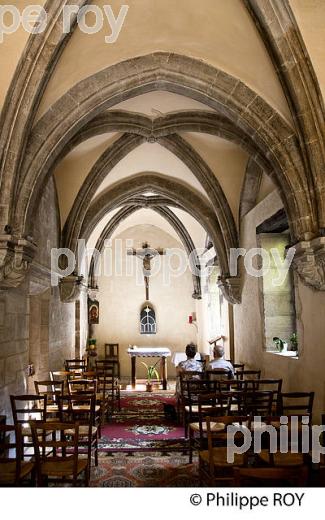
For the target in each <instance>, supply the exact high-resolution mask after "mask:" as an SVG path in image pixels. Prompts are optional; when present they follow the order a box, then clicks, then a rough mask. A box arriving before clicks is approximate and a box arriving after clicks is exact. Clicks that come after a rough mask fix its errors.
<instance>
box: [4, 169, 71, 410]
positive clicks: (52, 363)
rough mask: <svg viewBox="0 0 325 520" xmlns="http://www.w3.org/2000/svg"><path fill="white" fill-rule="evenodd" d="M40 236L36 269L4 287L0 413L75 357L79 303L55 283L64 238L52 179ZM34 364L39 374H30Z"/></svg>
mask: <svg viewBox="0 0 325 520" xmlns="http://www.w3.org/2000/svg"><path fill="white" fill-rule="evenodd" d="M34 239H35V242H36V243H37V245H38V251H37V255H36V257H35V259H34V262H33V266H32V268H31V271H30V274H29V275H28V276H27V277H26V280H25V282H24V284H23V285H21V286H20V287H19V288H17V289H11V290H7V291H0V414H1V413H4V414H6V415H8V416H9V417H10V415H11V407H10V398H9V396H10V395H11V394H24V393H26V391H32V392H34V384H33V383H34V380H37V379H43V378H47V377H48V375H49V370H51V369H56V368H61V367H62V365H63V361H64V359H66V358H71V357H74V353H75V352H74V347H75V313H74V304H72V303H70V304H63V303H61V301H60V295H59V289H58V288H57V287H53V288H51V287H50V276H49V274H50V254H51V248H52V247H58V244H59V222H58V210H57V199H56V192H55V185H54V182H53V180H52V179H50V181H49V183H48V185H47V187H46V189H45V190H44V193H43V197H42V199H41V200H40V205H39V209H38V216H37V219H36V221H35V227H34ZM29 364H33V366H34V369H35V374H34V376H29V377H28V376H27V367H28V365H29Z"/></svg>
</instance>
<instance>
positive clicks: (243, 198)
mask: <svg viewBox="0 0 325 520" xmlns="http://www.w3.org/2000/svg"><path fill="white" fill-rule="evenodd" d="M262 175H263V170H262V168H261V167H260V165H259V164H257V163H256V162H255V161H254V160H253V159H252V158H251V159H249V161H248V163H247V167H246V172H245V177H244V182H243V186H242V190H241V194H240V205H239V224H240V222H241V220H242V218H243V217H244V216H245V215H246V214H247V213H248V212H249V211H250V210H251V209H253V207H254V206H255V205H256V200H257V197H258V193H259V190H260V186H261V181H262Z"/></svg>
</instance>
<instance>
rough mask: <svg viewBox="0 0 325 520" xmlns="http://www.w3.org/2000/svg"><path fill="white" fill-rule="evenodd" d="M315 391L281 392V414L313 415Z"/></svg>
mask: <svg viewBox="0 0 325 520" xmlns="http://www.w3.org/2000/svg"><path fill="white" fill-rule="evenodd" d="M314 396H315V392H284V393H283V392H281V394H280V413H281V415H304V414H305V415H309V416H310V418H311V417H312V413H313V404H314Z"/></svg>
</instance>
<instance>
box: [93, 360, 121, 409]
mask: <svg viewBox="0 0 325 520" xmlns="http://www.w3.org/2000/svg"><path fill="white" fill-rule="evenodd" d="M115 372H116V371H115V368H114V364H112V363H111V362H110V361H109V360H107V359H103V360H98V361H96V377H97V379H98V378H99V379H100V381H101V388H100V389H99V392H98V393H99V394H100V393H102V391H103V385H104V376H105V392H107V397H108V398H109V399H110V401H111V411H112V413H113V412H114V410H115V409H117V410H120V409H121V395H120V382H119V379H118V378H117V377H116V375H115ZM101 398H102V397H101V396H100V395H98V399H101Z"/></svg>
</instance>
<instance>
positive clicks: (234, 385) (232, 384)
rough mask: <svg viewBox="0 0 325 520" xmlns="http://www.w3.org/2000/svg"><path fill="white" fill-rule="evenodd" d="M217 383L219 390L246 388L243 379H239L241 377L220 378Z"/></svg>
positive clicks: (227, 390) (228, 390)
mask: <svg viewBox="0 0 325 520" xmlns="http://www.w3.org/2000/svg"><path fill="white" fill-rule="evenodd" d="M218 384H219V391H220V392H230V391H231V390H237V391H241V390H244V389H245V388H246V386H245V381H241V379H220V380H219V381H218Z"/></svg>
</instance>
